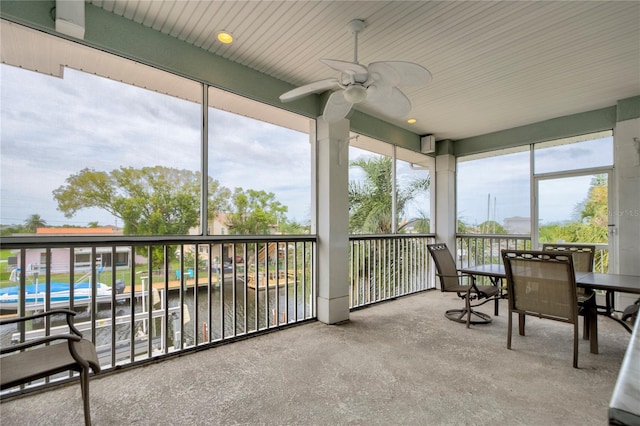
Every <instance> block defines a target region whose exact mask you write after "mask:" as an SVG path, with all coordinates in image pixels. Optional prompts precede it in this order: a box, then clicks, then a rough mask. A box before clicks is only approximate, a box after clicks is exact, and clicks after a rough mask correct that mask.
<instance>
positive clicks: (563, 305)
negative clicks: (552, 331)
mask: <svg viewBox="0 0 640 426" xmlns="http://www.w3.org/2000/svg"><path fill="white" fill-rule="evenodd" d="M502 256H503V260H504V267H505V272H506V275H507V288H508V291H509V308H510V311H513V312H522V313H526V314H530V315H536V316H539V317H542V318H549V319H555V320H559V321H564V322H569V323H576V321H577V316H578V301H577V295H576V282H575V272H574V269H573V259H572V256H567V255H566V254H564V253H552V252H545V251H524V250H503V252H502Z"/></svg>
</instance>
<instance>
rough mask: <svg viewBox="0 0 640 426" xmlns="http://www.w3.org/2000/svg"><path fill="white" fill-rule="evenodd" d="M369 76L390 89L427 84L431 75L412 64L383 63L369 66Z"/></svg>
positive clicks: (420, 66)
mask: <svg viewBox="0 0 640 426" xmlns="http://www.w3.org/2000/svg"><path fill="white" fill-rule="evenodd" d="M369 74H370V76H371V78H372V79H374V81H382V82H384V84H386V85H389V86H391V87H397V86H412V85H421V84H427V83H429V82H430V81H431V78H432V77H431V73H430V72H429V70H428V69H426V68H424V67H423V66H422V65H418V64H414V63H413V62H403V61H383V62H373V63H371V64H369Z"/></svg>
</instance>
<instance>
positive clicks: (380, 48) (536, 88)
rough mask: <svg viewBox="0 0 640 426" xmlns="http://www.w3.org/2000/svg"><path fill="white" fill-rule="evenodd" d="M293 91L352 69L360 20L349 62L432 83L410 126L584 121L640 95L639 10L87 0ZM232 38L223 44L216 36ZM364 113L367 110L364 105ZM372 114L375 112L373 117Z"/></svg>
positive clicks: (419, 98) (464, 129) (454, 135)
mask: <svg viewBox="0 0 640 426" xmlns="http://www.w3.org/2000/svg"><path fill="white" fill-rule="evenodd" d="M89 3H91V4H93V5H96V6H98V7H101V8H103V9H105V10H107V11H109V12H112V13H114V14H116V15H120V16H123V17H124V18H127V19H131V20H133V21H135V22H138V23H141V24H142V25H145V26H147V27H151V28H153V29H156V30H157V31H161V32H163V33H166V34H169V35H171V36H173V37H176V38H178V39H180V40H183V41H185V42H187V43H191V44H193V45H195V46H197V47H200V48H202V49H205V50H208V51H210V52H211V53H213V54H216V55H220V56H222V57H224V58H227V59H229V60H231V61H234V62H238V63H240V64H243V65H246V66H247V67H250V68H253V69H255V70H257V71H260V72H262V73H265V74H267V75H270V76H273V77H276V78H278V79H280V80H283V81H285V82H288V83H291V84H292V85H295V86H297V85H302V84H307V83H310V82H313V81H316V80H321V79H325V78H329V77H333V76H335V73H334V72H333V71H332V70H330V69H329V68H328V67H326V66H325V65H323V64H322V63H320V62H319V59H320V58H330V59H340V60H346V61H351V60H353V38H352V36H351V34H350V33H348V31H347V28H346V25H347V23H348V22H349V21H351V20H352V19H356V18H357V19H363V20H364V21H365V23H366V25H367V27H366V28H365V30H364V31H363V32H362V33H361V34H360V36H359V42H358V60H359V62H360V63H363V64H365V65H366V64H369V63H371V62H374V61H381V60H406V61H412V62H417V63H419V64H421V65H423V66H425V67H426V68H428V69H429V70H430V71H431V73H432V74H433V81H432V82H431V84H429V85H427V86H424V87H418V88H413V87H407V88H405V89H403V91H405V93H406V94H407V95H408V96H409V98H410V99H411V100H412V102H413V110H412V112H411V113H410V116H411V117H414V118H416V119H417V120H418V121H417V123H416V124H413V125H409V124H407V123H406V122H405V121H404V120H389V119H388V118H385V117H380V118H382V119H384V120H385V121H390V122H392V123H393V124H396V125H398V126H400V127H403V128H406V129H408V130H411V131H413V132H415V133H417V134H421V135H422V134H434V135H435V136H436V139H438V140H440V139H453V140H456V139H462V138H466V137H470V136H476V135H481V134H486V133H490V132H494V131H498V130H502V129H507V128H513V127H517V126H521V125H525V124H530V123H535V122H539V121H543V120H547V119H551V118H555V117H560V116H565V115H570V114H575V113H580V112H584V111H591V110H595V109H599V108H603V107H607V106H612V105H615V104H616V101H617V100H620V99H624V98H628V97H631V96H636V95H640V3H639V2H635V1H632V2H628V1H622V2H614V1H544V2H542V1H519V2H489V1H463V2H460V1H455V2H454V1H424V2H417V1H297V2H291V1H140V0H109V1H106V0H90V1H89ZM221 30H226V31H229V32H231V33H232V34H233V36H234V37H235V42H234V43H233V44H231V45H223V44H221V43H220V42H218V41H217V40H216V39H215V37H216V35H217V32H218V31H221ZM360 109H361V110H363V111H365V112H367V111H366V107H364V106H363V107H361V108H360ZM372 115H374V114H372Z"/></svg>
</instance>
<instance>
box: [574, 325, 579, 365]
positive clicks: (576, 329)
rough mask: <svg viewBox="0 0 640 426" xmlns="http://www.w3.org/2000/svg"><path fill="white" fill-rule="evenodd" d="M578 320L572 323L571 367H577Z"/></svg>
mask: <svg viewBox="0 0 640 426" xmlns="http://www.w3.org/2000/svg"><path fill="white" fill-rule="evenodd" d="M578 339H579V337H578V322H577V321H576V322H575V323H574V324H573V368H578Z"/></svg>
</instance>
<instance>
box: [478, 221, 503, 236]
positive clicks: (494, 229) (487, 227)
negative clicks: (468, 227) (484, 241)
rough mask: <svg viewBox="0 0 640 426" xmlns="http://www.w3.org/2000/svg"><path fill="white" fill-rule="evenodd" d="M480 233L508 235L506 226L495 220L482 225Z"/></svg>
mask: <svg viewBox="0 0 640 426" xmlns="http://www.w3.org/2000/svg"><path fill="white" fill-rule="evenodd" d="M480 232H481V233H482V234H508V232H507V230H506V229H504V226H502V225H500V224H499V223H498V222H496V221H495V220H486V221H484V222H482V223H481V224H480Z"/></svg>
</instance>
